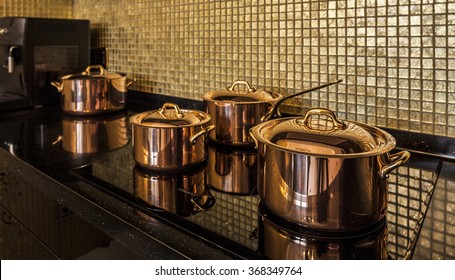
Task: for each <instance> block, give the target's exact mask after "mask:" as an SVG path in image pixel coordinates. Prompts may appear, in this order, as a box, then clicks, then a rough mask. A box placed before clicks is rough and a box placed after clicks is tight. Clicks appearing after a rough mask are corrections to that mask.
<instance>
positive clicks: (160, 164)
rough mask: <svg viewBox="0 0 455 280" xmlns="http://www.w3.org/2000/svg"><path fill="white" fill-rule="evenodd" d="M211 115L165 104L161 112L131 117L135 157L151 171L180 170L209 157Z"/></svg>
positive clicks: (142, 165) (148, 112)
mask: <svg viewBox="0 0 455 280" xmlns="http://www.w3.org/2000/svg"><path fill="white" fill-rule="evenodd" d="M209 121H210V116H209V115H208V114H206V113H204V112H201V111H197V110H181V109H180V108H179V107H178V106H177V105H176V104H173V103H165V104H164V105H163V106H162V107H161V109H159V110H154V111H147V112H143V113H139V114H136V115H134V116H132V117H131V118H130V123H131V125H132V134H133V157H134V160H135V161H136V163H137V164H138V165H140V166H141V167H143V168H147V169H152V170H181V169H185V168H190V167H192V166H194V165H196V164H198V163H201V162H202V161H203V160H205V159H206V158H207V149H206V135H207V134H208V133H209V132H210V131H211V130H213V126H209V125H208V123H209Z"/></svg>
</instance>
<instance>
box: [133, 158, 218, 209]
mask: <svg viewBox="0 0 455 280" xmlns="http://www.w3.org/2000/svg"><path fill="white" fill-rule="evenodd" d="M205 167H206V166H205V165H204V164H202V166H201V167H196V168H195V169H192V170H188V171H187V172H172V173H170V172H167V173H166V172H164V173H163V172H154V171H150V170H145V169H143V168H141V167H139V166H135V167H134V170H133V172H134V193H135V195H136V196H137V197H138V198H140V199H142V200H143V201H144V202H146V203H147V204H149V205H152V206H155V207H159V208H161V209H164V210H166V211H169V212H171V213H174V214H177V215H179V216H182V217H186V216H191V215H194V214H196V213H198V212H201V211H205V210H208V209H210V208H211V207H212V206H213V205H214V204H215V198H214V197H213V196H212V195H211V193H210V190H209V188H208V186H207V184H206V174H205Z"/></svg>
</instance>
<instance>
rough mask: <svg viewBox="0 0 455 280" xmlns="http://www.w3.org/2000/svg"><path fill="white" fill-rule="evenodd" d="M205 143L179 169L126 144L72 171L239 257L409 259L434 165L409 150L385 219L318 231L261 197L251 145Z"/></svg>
mask: <svg viewBox="0 0 455 280" xmlns="http://www.w3.org/2000/svg"><path fill="white" fill-rule="evenodd" d="M129 145H130V144H129ZM208 150H209V153H208V158H207V159H206V160H205V161H204V162H202V163H201V164H199V165H198V166H195V167H194V168H192V169H190V170H187V171H184V172H152V171H148V170H144V169H142V168H140V167H138V166H136V165H135V162H134V159H133V155H132V153H131V149H122V150H120V152H117V153H115V154H113V156H112V157H110V158H109V159H106V160H102V161H98V162H95V163H93V164H90V165H87V166H84V167H81V168H77V169H74V170H73V172H74V174H75V175H76V176H78V177H80V178H82V179H84V180H85V181H87V182H89V183H90V185H92V186H94V187H96V188H99V189H101V190H103V191H105V192H107V193H109V194H110V195H112V196H115V197H117V198H119V199H121V200H123V201H125V202H127V203H128V204H130V205H132V206H133V207H135V208H136V209H138V210H140V211H138V213H140V214H141V215H142V218H143V219H144V220H147V219H155V220H160V221H162V222H164V223H169V224H172V225H175V226H177V227H179V228H180V229H182V230H184V231H187V232H189V233H191V234H194V235H197V236H200V237H201V238H204V239H206V240H209V241H211V242H213V243H215V244H218V245H219V246H222V247H224V248H229V250H232V251H233V252H235V253H236V254H238V255H239V256H241V257H244V258H254V259H255V258H271V259H409V258H412V252H413V249H414V247H415V242H416V240H417V238H418V235H419V228H420V226H421V224H422V222H423V218H424V216H425V212H426V210H427V206H428V204H429V201H430V199H431V195H432V192H433V188H434V185H435V174H437V172H438V168H440V167H438V165H437V164H431V163H429V161H428V160H427V159H425V158H421V156H416V155H412V157H411V158H412V160H411V162H410V163H408V164H407V165H405V166H402V167H399V168H398V169H396V170H395V171H393V172H392V173H391V175H390V177H389V199H388V215H387V219H386V220H384V221H381V222H379V223H378V224H376V225H374V227H373V226H372V227H371V228H369V229H367V230H365V231H363V232H356V233H351V234H343V235H339V234H331V233H323V234H321V233H320V232H315V231H310V230H306V229H303V228H301V227H298V226H295V225H293V224H290V223H287V222H285V221H283V220H281V219H280V218H278V217H276V216H274V215H273V213H270V212H269V211H268V210H267V209H265V208H264V207H263V206H262V205H261V203H260V199H259V196H258V195H257V193H256V185H255V184H256V180H255V177H256V166H255V157H256V156H255V152H254V151H253V150H240V149H232V148H227V147H222V146H217V145H212V144H211V145H209V148H208Z"/></svg>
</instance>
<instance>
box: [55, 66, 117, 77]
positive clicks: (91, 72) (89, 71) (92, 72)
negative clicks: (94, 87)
mask: <svg viewBox="0 0 455 280" xmlns="http://www.w3.org/2000/svg"><path fill="white" fill-rule="evenodd" d="M123 77H124V75H122V74H119V73H115V72H109V71H107V70H106V69H104V67H103V66H101V65H90V66H88V67H87V68H85V70H84V71H83V72H82V73H77V74H69V75H65V76H63V77H62V78H61V79H62V80H75V79H79V80H88V79H90V80H92V79H103V80H105V79H106V80H112V79H119V78H123Z"/></svg>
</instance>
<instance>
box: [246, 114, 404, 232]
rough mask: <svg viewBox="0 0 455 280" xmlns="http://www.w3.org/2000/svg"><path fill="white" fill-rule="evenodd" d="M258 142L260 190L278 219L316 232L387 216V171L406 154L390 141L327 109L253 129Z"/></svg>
mask: <svg viewBox="0 0 455 280" xmlns="http://www.w3.org/2000/svg"><path fill="white" fill-rule="evenodd" d="M251 135H252V136H253V137H254V139H255V140H256V141H257V147H258V159H257V160H258V192H259V196H260V198H261V201H263V203H264V205H266V207H267V208H269V209H270V210H271V211H272V212H273V213H275V214H276V215H278V216H280V217H281V218H283V219H285V220H288V221H291V222H293V223H297V224H300V225H302V226H305V227H309V228H313V229H318V230H331V231H352V230H359V229H361V228H364V227H367V226H369V225H371V224H373V223H375V222H377V221H379V220H381V219H383V218H384V217H385V216H386V213H387V193H388V183H387V177H388V174H389V173H390V172H391V171H392V170H394V169H396V168H397V167H399V166H401V165H403V164H405V163H406V162H407V161H408V160H409V157H410V154H409V152H407V151H401V152H397V153H395V154H389V152H390V151H391V150H392V149H393V148H394V147H395V139H394V138H393V137H392V136H391V135H390V134H388V133H387V132H385V131H383V130H381V129H378V128H375V127H372V126H368V125H365V124H361V123H357V122H348V121H340V120H338V119H337V118H336V116H335V115H334V113H333V112H332V111H330V110H328V109H311V110H309V111H308V112H307V114H306V116H305V117H303V118H302V117H293V118H282V119H276V120H271V121H267V122H264V123H261V124H259V125H257V126H255V127H253V128H252V129H251Z"/></svg>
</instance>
